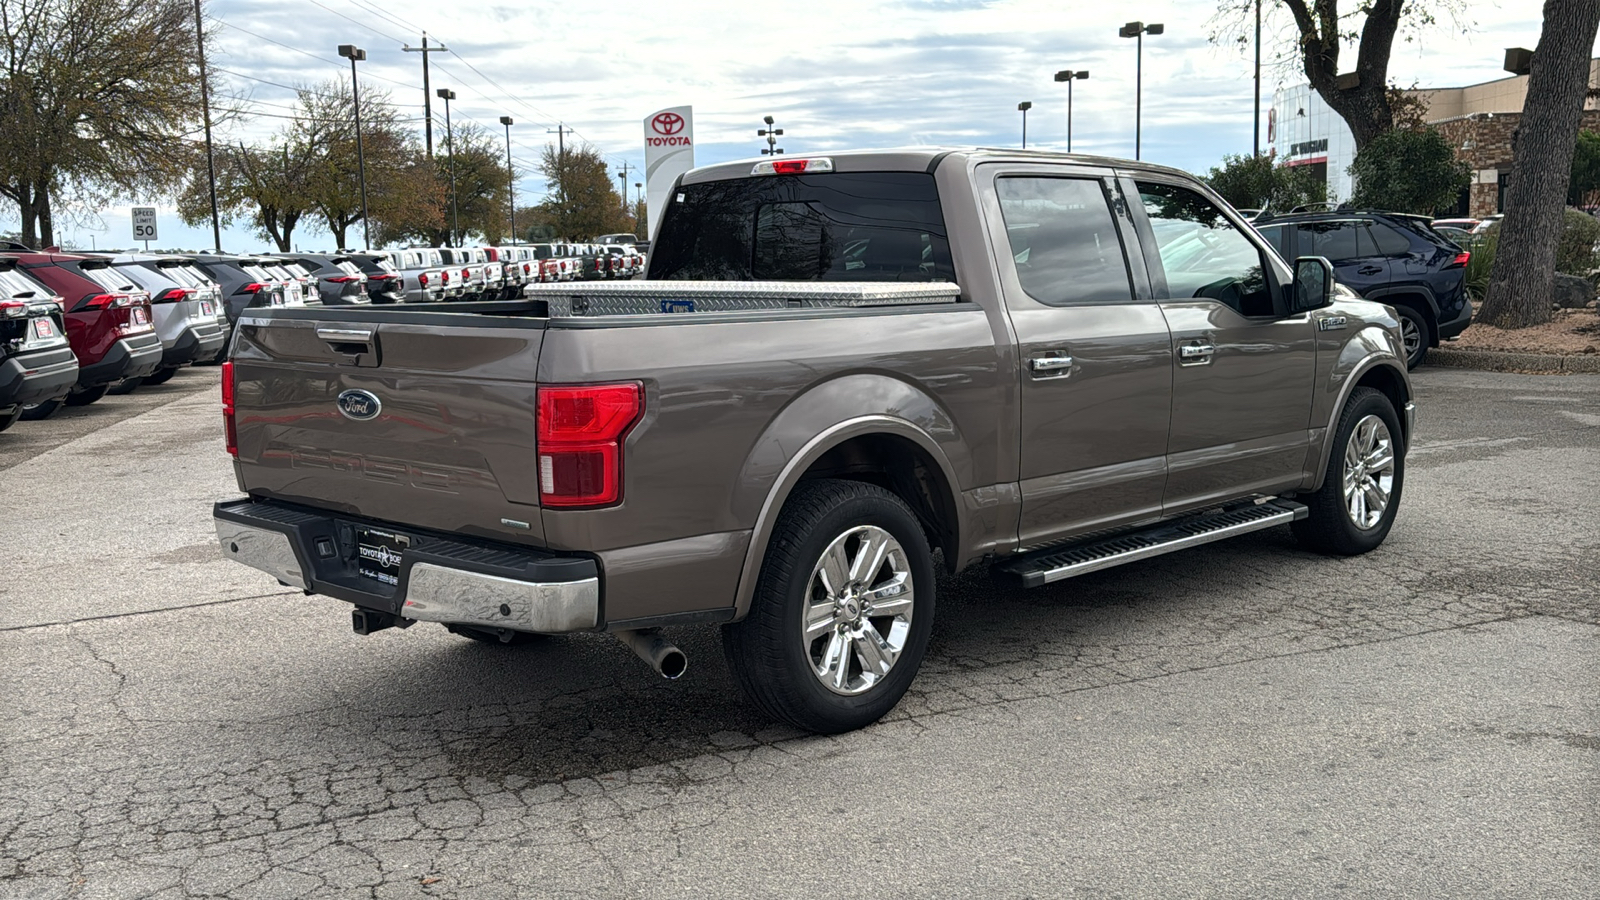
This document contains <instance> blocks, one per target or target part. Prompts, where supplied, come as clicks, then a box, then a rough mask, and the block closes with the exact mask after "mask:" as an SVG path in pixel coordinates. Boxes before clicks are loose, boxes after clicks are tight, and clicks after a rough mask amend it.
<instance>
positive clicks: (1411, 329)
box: [1400, 316, 1422, 360]
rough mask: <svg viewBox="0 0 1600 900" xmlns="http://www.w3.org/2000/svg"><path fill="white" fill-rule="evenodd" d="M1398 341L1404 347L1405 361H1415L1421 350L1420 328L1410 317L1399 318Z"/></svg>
mask: <svg viewBox="0 0 1600 900" xmlns="http://www.w3.org/2000/svg"><path fill="white" fill-rule="evenodd" d="M1400 340H1401V342H1402V343H1403V344H1404V345H1405V350H1406V359H1408V360H1409V359H1415V358H1416V356H1417V353H1418V352H1419V351H1421V350H1422V328H1421V326H1419V325H1418V324H1417V320H1416V319H1413V318H1411V317H1410V316H1401V317H1400Z"/></svg>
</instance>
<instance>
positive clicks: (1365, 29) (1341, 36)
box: [1211, 0, 1467, 152]
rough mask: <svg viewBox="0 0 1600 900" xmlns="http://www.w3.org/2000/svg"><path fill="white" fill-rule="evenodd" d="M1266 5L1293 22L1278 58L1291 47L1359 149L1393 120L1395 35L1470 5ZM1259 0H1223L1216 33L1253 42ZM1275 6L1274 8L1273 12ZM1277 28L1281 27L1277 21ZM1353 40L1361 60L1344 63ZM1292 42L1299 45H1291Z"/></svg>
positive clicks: (1315, 0) (1281, 1)
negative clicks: (1391, 64)
mask: <svg viewBox="0 0 1600 900" xmlns="http://www.w3.org/2000/svg"><path fill="white" fill-rule="evenodd" d="M1262 2H1263V3H1264V5H1265V6H1266V7H1267V9H1266V13H1267V15H1268V16H1269V17H1270V18H1271V19H1274V20H1276V22H1277V23H1281V22H1282V20H1283V18H1284V16H1283V13H1285V12H1286V13H1287V14H1288V19H1289V23H1290V24H1289V28H1288V29H1287V30H1288V34H1287V35H1284V39H1281V40H1278V41H1277V43H1278V46H1279V48H1280V49H1279V50H1278V51H1277V53H1276V55H1277V56H1278V57H1279V59H1284V58H1286V56H1287V54H1289V53H1291V52H1293V53H1294V54H1296V55H1297V56H1298V57H1299V67H1300V69H1301V70H1302V71H1303V72H1304V73H1305V76H1306V80H1307V81H1309V82H1310V83H1311V89H1312V90H1314V91H1316V92H1317V93H1318V94H1319V95H1320V96H1321V97H1322V99H1323V101H1324V102H1326V103H1327V104H1328V106H1329V108H1331V109H1332V110H1333V111H1334V112H1336V113H1338V114H1339V116H1340V118H1342V119H1344V121H1345V124H1347V125H1349V126H1350V134H1351V135H1353V136H1354V137H1355V141H1356V150H1357V151H1358V152H1359V151H1360V150H1361V149H1362V148H1364V147H1366V145H1367V144H1368V142H1370V141H1372V140H1373V139H1374V138H1376V137H1378V136H1379V135H1381V134H1384V133H1386V132H1388V131H1390V130H1391V129H1393V128H1394V127H1395V109H1394V104H1393V95H1392V94H1391V93H1390V88H1389V57H1390V54H1391V53H1392V51H1393V49H1394V41H1395V37H1396V36H1397V35H1400V34H1405V35H1406V36H1407V39H1410V38H1412V37H1414V36H1415V35H1416V33H1418V32H1420V31H1421V30H1423V29H1426V28H1428V27H1430V26H1433V25H1436V24H1438V21H1439V18H1440V17H1441V16H1445V17H1452V16H1454V15H1456V14H1458V13H1460V12H1461V11H1462V10H1464V9H1465V8H1466V5H1467V4H1466V0H1343V3H1342V5H1343V7H1344V8H1343V9H1342V10H1341V9H1340V6H1341V2H1340V0H1262ZM1256 3H1257V0H1220V2H1219V4H1218V10H1217V15H1216V16H1215V17H1214V18H1213V19H1212V27H1213V31H1212V34H1211V40H1212V41H1213V42H1215V43H1235V44H1238V45H1241V46H1243V47H1245V48H1249V47H1251V46H1252V43H1251V42H1252V41H1253V40H1254V35H1255V14H1256ZM1274 14H1276V15H1274ZM1273 30H1280V29H1278V28H1273ZM1351 44H1353V45H1355V48H1356V60H1355V66H1354V67H1350V66H1348V65H1346V66H1343V67H1342V68H1343V71H1341V63H1340V55H1341V51H1342V50H1343V49H1344V48H1345V47H1346V46H1347V45H1351ZM1288 48H1293V50H1292V51H1291V50H1290V49H1288Z"/></svg>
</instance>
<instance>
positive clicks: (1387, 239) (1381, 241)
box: [1371, 222, 1411, 256]
mask: <svg viewBox="0 0 1600 900" xmlns="http://www.w3.org/2000/svg"><path fill="white" fill-rule="evenodd" d="M1371 228H1372V237H1373V239H1374V240H1376V241H1377V243H1378V255H1380V256H1408V255H1410V253H1411V242H1410V241H1409V240H1406V236H1405V235H1403V234H1401V233H1400V232H1398V231H1396V230H1394V229H1393V228H1390V227H1389V226H1388V225H1385V224H1383V223H1382V222H1373V223H1372V225H1371Z"/></svg>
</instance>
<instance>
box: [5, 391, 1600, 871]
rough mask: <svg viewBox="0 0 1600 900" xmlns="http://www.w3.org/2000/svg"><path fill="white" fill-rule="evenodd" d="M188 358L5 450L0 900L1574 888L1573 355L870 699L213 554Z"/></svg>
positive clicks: (1460, 396)
mask: <svg viewBox="0 0 1600 900" xmlns="http://www.w3.org/2000/svg"><path fill="white" fill-rule="evenodd" d="M216 381H217V375H216V370H215V369H209V370H208V369H197V370H192V371H186V372H183V373H181V374H180V375H179V376H178V377H177V378H175V379H174V380H173V381H172V382H170V383H169V384H167V385H164V386H162V387H161V388H158V389H153V390H148V391H143V390H142V391H140V392H138V393H135V394H133V395H131V396H128V397H109V398H106V399H105V400H103V401H101V402H100V403H98V404H95V405H94V406H91V407H88V408H85V409H82V410H72V411H70V412H71V415H69V416H66V417H63V418H58V419H53V420H50V421H47V422H39V423H29V422H25V423H20V424H19V425H18V426H17V428H15V429H13V430H12V431H10V432H7V433H6V434H5V435H0V505H3V508H4V510H5V515H4V516H3V517H0V546H3V547H5V548H6V554H7V561H6V569H5V571H6V577H5V578H4V579H3V580H0V660H4V666H3V667H0V897H4V898H14V897H26V898H57V897H61V898H66V897H75V898H76V897H82V898H101V897H103V898H133V897H156V898H179V897H212V896H225V897H241V898H253V897H262V898H278V897H375V898H390V897H426V896H443V897H471V898H497V897H546V896H549V897H562V896H572V897H595V896H625V897H634V896H637V897H682V896H696V897H701V896H704V897H724V896H725V897H747V896H806V897H810V896H818V895H839V896H919V897H924V896H926V897H942V896H949V897H979V896H981V897H1029V896H1037V897H1042V896H1051V897H1054V896H1084V897H1298V896H1319V897H1326V896H1339V895H1343V896H1351V897H1384V896H1396V897H1399V896H1404V897H1415V896H1432V897H1465V896H1471V897H1533V896H1538V897H1594V896H1596V888H1595V885H1596V884H1600V838H1597V837H1596V836H1597V835H1600V691H1597V690H1596V687H1597V685H1600V677H1597V676H1600V662H1597V659H1600V652H1597V651H1600V597H1597V592H1600V531H1597V529H1596V523H1597V522H1600V378H1595V377H1587V376H1573V377H1567V378H1561V377H1538V376H1519V375H1498V374H1487V373H1474V372H1464V371H1452V370H1437V369H1433V370H1430V369H1424V370H1421V371H1419V372H1418V373H1416V387H1417V391H1418V395H1419V397H1418V399H1419V407H1420V411H1419V416H1418V421H1419V435H1418V440H1417V442H1416V446H1415V447H1414V448H1413V449H1412V451H1411V455H1410V459H1409V470H1408V472H1407V478H1406V483H1405V488H1404V497H1403V500H1402V507H1401V511H1400V514H1399V519H1398V521H1397V524H1396V525H1395V528H1394V531H1393V533H1392V535H1391V536H1390V538H1389V541H1388V542H1387V543H1386V544H1385V545H1384V546H1383V547H1382V548H1380V549H1379V550H1378V551H1376V552H1374V553H1372V554H1369V555H1367V556H1363V557H1358V558H1353V559H1327V558H1322V557H1316V556H1312V555H1310V554H1307V553H1304V552H1302V551H1300V550H1298V549H1297V548H1296V547H1295V545H1294V543H1293V541H1292V540H1291V539H1290V537H1289V534H1288V532H1287V529H1278V530H1273V531H1267V532H1262V533H1259V534H1255V535H1250V536H1247V537H1245V538H1242V539H1238V540H1234V541H1231V542H1225V543H1222V544H1215V545H1211V546H1209V547H1204V548H1200V549H1195V550H1189V551H1184V552H1182V553H1178V554H1174V555H1171V556H1167V557H1163V558H1160V559H1156V560H1152V561H1147V562H1143V563H1137V564H1134V565H1131V566H1127V567H1124V568H1121V569H1113V570H1110V571H1106V572H1101V573H1096V574H1093V575H1089V576H1085V577H1081V578H1077V579H1073V580H1069V581H1066V582H1063V583H1061V584H1058V585H1054V586H1051V587H1049V588H1044V589H1040V590H1037V591H1030V592H1024V591H1020V590H1015V589H1012V588H1010V587H1007V586H1005V585H1004V584H1002V583H1001V582H999V581H997V580H992V579H991V578H990V577H989V576H988V574H987V573H985V572H984V571H981V570H978V571H972V572H968V573H964V574H963V575H961V576H959V577H957V578H954V579H944V581H943V582H942V584H941V593H940V597H939V613H938V616H939V617H938V620H937V622H936V626H935V632H934V639H933V645H932V647H931V649H930V650H929V653H928V658H927V661H926V662H925V663H924V666H923V671H922V674H921V675H920V676H919V678H918V680H917V682H916V684H915V685H914V686H913V689H912V692H911V694H910V695H908V696H907V698H906V699H905V701H904V702H902V703H901V705H900V706H899V707H898V708H897V709H896V710H895V711H894V712H893V713H891V714H890V715H889V716H888V717H887V718H886V719H885V720H884V721H883V722H882V723H880V724H878V725H876V726H873V727H871V728H868V729H866V730H864V731H861V732H857V733H853V734H847V735H842V736H839V737H831V738H821V737H814V736H807V735H801V734H798V733H796V732H794V731H792V730H790V729H787V728H781V727H777V726H774V725H772V724H771V723H770V722H768V721H765V720H763V719H762V718H761V717H760V716H759V715H758V714H757V713H755V712H754V711H753V710H752V709H751V708H750V707H748V706H747V705H746V704H745V703H744V702H743V701H742V699H741V698H740V697H739V696H738V694H737V693H736V691H735V689H734V687H733V685H732V682H731V680H730V678H729V675H728V672H727V669H726V667H725V665H724V663H723V660H722V656H721V651H720V648H719V645H718V640H717V634H716V632H715V630H714V629H699V630H696V629H682V630H679V631H675V632H673V635H672V636H673V637H674V638H675V639H676V640H677V641H678V643H679V646H681V647H682V648H683V649H684V650H685V652H686V653H688V655H689V660H690V662H689V672H688V674H687V675H686V676H685V677H684V678H683V679H682V680H681V681H678V682H674V683H667V682H663V681H661V680H660V679H659V678H658V677H656V676H655V675H653V674H652V673H651V672H650V671H649V670H648V669H647V668H646V667H645V666H644V665H643V664H641V663H640V662H639V661H638V660H637V659H636V658H635V657H634V656H633V655H632V654H631V653H630V651H628V650H627V649H626V648H625V647H623V646H622V645H621V644H620V643H618V642H616V641H615V640H613V639H610V638H607V637H604V636H600V635H583V636H575V637H563V638H547V639H541V640H539V641H536V642H534V643H532V644H529V645H525V646H517V647H501V646H485V645H480V644H477V643H473V642H470V641H466V640H463V639H461V638H458V637H455V636H453V635H451V634H448V633H446V632H445V631H444V629H442V628H439V627H437V626H430V625H426V624H424V625H419V626H417V627H415V628H411V629H408V630H405V631H400V630H390V631H385V632H383V633H381V634H377V635H374V636H371V637H359V636H357V635H354V634H352V633H351V631H350V627H349V607H348V606H347V605H346V604H344V603H341V602H338V601H334V600H330V599H327V598H322V597H305V596H303V595H301V594H300V593H299V592H297V591H289V590H284V589H282V588H280V587H279V586H278V585H277V584H276V583H275V582H273V581H272V580H271V579H269V578H267V577H266V576H265V575H262V574H260V573H258V572H255V571H254V570H250V569H246V568H244V567H242V566H238V565H234V564H230V563H226V562H224V561H223V560H221V559H220V558H219V555H218V552H217V550H216V548H215V537H214V534H213V532H212V525H211V519H210V504H211V502H212V501H213V500H215V499H217V498H221V497H226V496H231V495H233V494H234V493H235V492H236V488H235V485H234V482H233V475H232V470H231V467H230V465H229V462H228V457H227V455H226V453H225V452H224V450H223V446H222V439H221V417H220V412H219V406H218V401H217V396H216Z"/></svg>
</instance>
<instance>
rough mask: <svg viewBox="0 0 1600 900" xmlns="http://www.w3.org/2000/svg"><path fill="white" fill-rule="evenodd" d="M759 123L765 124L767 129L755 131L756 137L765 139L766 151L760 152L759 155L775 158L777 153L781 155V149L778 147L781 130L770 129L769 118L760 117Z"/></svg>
mask: <svg viewBox="0 0 1600 900" xmlns="http://www.w3.org/2000/svg"><path fill="white" fill-rule="evenodd" d="M761 121H763V122H765V123H767V127H765V128H757V129H756V137H764V138H766V139H767V146H766V149H764V150H762V151H761V155H762V156H776V155H778V154H779V153H782V152H783V148H782V147H779V146H778V135H780V134H783V129H782V128H773V127H772V117H771V116H762V117H761Z"/></svg>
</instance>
